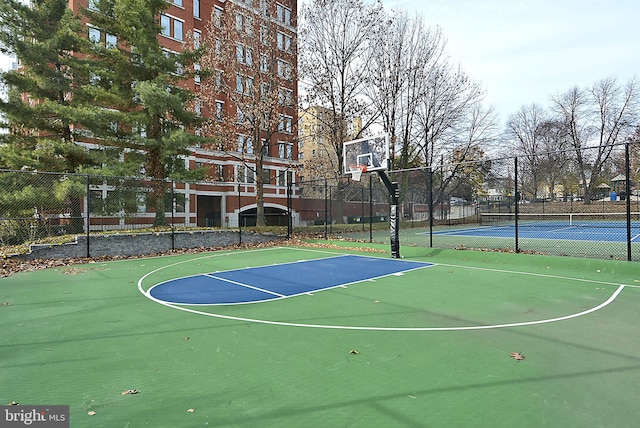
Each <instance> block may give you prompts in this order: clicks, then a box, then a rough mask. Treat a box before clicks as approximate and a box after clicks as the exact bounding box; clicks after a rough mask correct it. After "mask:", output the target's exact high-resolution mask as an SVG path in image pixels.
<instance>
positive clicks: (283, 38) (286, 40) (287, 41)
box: [277, 31, 291, 52]
mask: <svg viewBox="0 0 640 428" xmlns="http://www.w3.org/2000/svg"><path fill="white" fill-rule="evenodd" d="M277 41H278V49H280V50H281V51H285V52H291V36H289V35H287V34H284V33H281V32H279V31H278V39H277Z"/></svg>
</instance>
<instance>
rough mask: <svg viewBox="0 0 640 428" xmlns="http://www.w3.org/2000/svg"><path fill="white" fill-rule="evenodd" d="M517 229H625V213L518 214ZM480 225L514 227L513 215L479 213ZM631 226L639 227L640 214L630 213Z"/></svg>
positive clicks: (514, 217) (514, 216)
mask: <svg viewBox="0 0 640 428" xmlns="http://www.w3.org/2000/svg"><path fill="white" fill-rule="evenodd" d="M517 220H518V227H519V228H559V227H593V228H626V227H627V213H518V215H517ZM480 225H482V226H493V227H515V225H516V214H515V213H481V214H480ZM631 226H632V227H634V228H635V227H640V212H632V213H631Z"/></svg>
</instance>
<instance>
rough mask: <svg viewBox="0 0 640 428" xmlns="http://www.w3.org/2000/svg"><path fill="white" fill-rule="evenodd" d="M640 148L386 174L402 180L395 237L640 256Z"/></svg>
mask: <svg viewBox="0 0 640 428" xmlns="http://www.w3.org/2000/svg"><path fill="white" fill-rule="evenodd" d="M639 154H640V144H638V143H629V144H626V145H619V146H606V147H591V148H585V149H581V150H579V151H576V150H573V151H570V152H567V151H565V152H553V153H540V154H536V153H534V154H530V155H528V156H518V157H509V158H495V159H485V160H482V161H468V162H464V163H457V164H453V163H452V164H446V163H442V164H439V165H437V166H433V167H429V168H415V169H407V170H396V171H389V172H388V174H389V176H390V178H391V180H393V181H396V182H398V183H401V189H402V192H401V195H402V196H401V202H400V204H401V207H400V210H401V219H402V220H403V221H402V223H401V231H402V233H401V241H402V243H403V244H404V245H413V246H432V247H440V248H458V249H472V248H473V249H491V250H501V251H515V252H527V253H540V254H552V255H567V256H578V257H594V258H606V259H621V260H640V190H639V189H638V188H637V187H636V183H637V181H636V180H637V179H638V175H639V174H640V156H639ZM603 158H606V161H603V160H602V159H603ZM627 177H629V180H627ZM363 179H366V178H363ZM374 180H376V179H375V176H374ZM377 181H379V180H377ZM351 236H352V237H355V238H361V239H366V235H362V234H352V235H351ZM388 239H389V238H388V235H385V234H384V233H378V234H377V235H374V236H373V239H372V240H374V241H378V242H386V241H387V240H388Z"/></svg>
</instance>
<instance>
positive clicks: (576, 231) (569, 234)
mask: <svg viewBox="0 0 640 428" xmlns="http://www.w3.org/2000/svg"><path fill="white" fill-rule="evenodd" d="M428 233H429V232H424V233H422V234H424V235H427V234H428ZM433 234H434V235H440V236H468V237H488V238H511V239H515V228H514V227H509V226H484V227H471V228H465V229H452V230H440V231H436V232H433ZM631 236H632V239H631V240H632V241H637V240H638V238H639V237H640V228H637V227H635V226H634V228H632V229H631ZM518 237H519V238H520V239H522V238H531V239H560V240H567V241H599V242H626V240H627V231H626V229H624V228H598V227H577V226H565V227H558V228H557V229H550V228H544V227H541V228H526V227H523V228H520V229H519V231H518Z"/></svg>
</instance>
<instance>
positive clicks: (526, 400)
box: [0, 241, 640, 427]
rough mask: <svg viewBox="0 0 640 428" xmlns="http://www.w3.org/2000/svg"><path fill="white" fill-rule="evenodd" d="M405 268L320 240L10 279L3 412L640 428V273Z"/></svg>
mask: <svg viewBox="0 0 640 428" xmlns="http://www.w3.org/2000/svg"><path fill="white" fill-rule="evenodd" d="M329 244H330V245H329ZM403 256H404V259H401V260H398V259H390V258H389V255H388V245H378V244H364V243H353V242H340V241H335V242H330V243H327V242H325V241H309V242H308V243H307V245H303V246H290V247H272V248H256V249H253V250H238V251H219V252H211V253H201V254H185V255H174V256H168V257H155V258H145V259H132V260H122V261H116V262H99V263H88V264H84V265H74V266H68V267H64V268H55V269H48V270H41V271H32V272H24V273H20V274H15V275H13V276H10V277H7V278H2V279H0V301H1V302H3V303H2V306H0V312H1V313H2V316H1V317H0V324H1V325H2V331H3V335H2V336H1V338H0V353H1V355H2V359H0V364H1V365H2V370H1V371H0V373H1V374H0V377H1V379H0V380H1V381H2V383H1V384H2V389H1V392H0V395H1V397H0V399H2V400H5V403H9V402H11V401H17V402H19V403H24V404H67V405H69V406H70V409H71V426H72V427H115V426H130V427H136V426H155V427H195V426H218V427H223V426H224V427H249V426H260V427H271V426H273V427H282V426H314V427H371V426H385V427H395V426H398V427H401V426H402V427H405V426H416V427H423V426H463V425H465V426H496V427H502V426H505V427H506V426H514V425H517V426H523V427H528V426H531V427H537V426H576V427H577V426H581V427H582V426H633V425H634V424H635V423H636V421H637V419H638V417H639V416H640V411H639V410H637V406H636V405H635V404H636V403H635V401H636V391H637V383H638V381H640V343H638V341H637V340H635V337H636V336H637V334H636V330H637V325H638V323H639V322H640V312H639V311H638V310H637V308H638V305H639V304H640V275H639V274H638V269H637V264H635V263H628V262H619V261H611V260H593V259H579V258H569V257H543V256H531V255H521V254H505V253H489V252H472V251H456V250H441V249H426V248H417V247H405V248H403ZM256 293H257V294H256ZM265 294H266V296H265ZM249 302H253V303H249ZM517 355H520V356H522V357H523V358H524V359H522V358H514V356H517ZM130 390H135V391H137V392H138V393H136V394H124V395H123V392H126V391H130ZM90 413H91V414H90Z"/></svg>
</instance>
